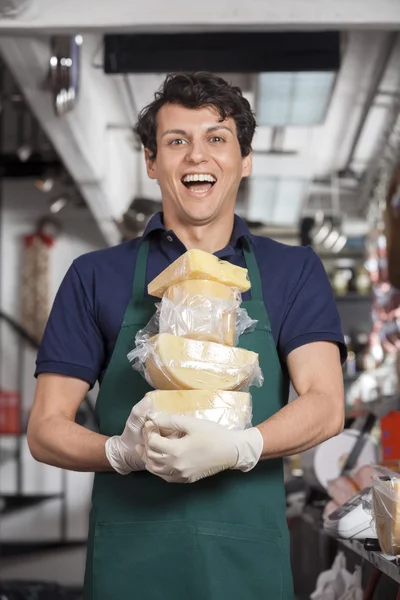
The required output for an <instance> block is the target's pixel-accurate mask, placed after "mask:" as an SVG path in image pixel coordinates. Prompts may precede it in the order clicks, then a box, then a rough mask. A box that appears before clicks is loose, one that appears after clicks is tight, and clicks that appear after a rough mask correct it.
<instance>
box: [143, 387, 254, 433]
mask: <svg viewBox="0 0 400 600" xmlns="http://www.w3.org/2000/svg"><path fill="white" fill-rule="evenodd" d="M146 398H148V399H149V400H150V402H151V409H150V412H149V414H150V416H151V415H152V414H153V415H154V414H156V413H169V414H182V415H186V416H191V417H196V418H198V419H208V420H209V421H213V422H215V423H219V424H220V425H223V426H224V427H227V428H228V429H244V428H245V427H248V426H250V425H251V416H252V408H251V396H250V394H248V393H247V392H230V391H223V390H168V391H166V390H156V391H154V392H148V393H147V394H146Z"/></svg>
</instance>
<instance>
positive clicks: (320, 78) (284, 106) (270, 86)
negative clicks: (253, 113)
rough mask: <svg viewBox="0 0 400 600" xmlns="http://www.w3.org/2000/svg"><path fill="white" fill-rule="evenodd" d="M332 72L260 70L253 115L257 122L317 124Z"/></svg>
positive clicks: (324, 107)
mask: <svg viewBox="0 0 400 600" xmlns="http://www.w3.org/2000/svg"><path fill="white" fill-rule="evenodd" d="M334 79H335V73H332V72H315V73H314V72H297V73H261V74H260V75H259V77H258V97H257V118H258V121H259V123H260V124H261V125H272V126H281V127H283V126H285V125H296V126H300V127H302V126H305V125H318V124H320V123H322V122H323V121H324V118H325V114H326V111H327V108H328V104H329V99H330V97H331V93H332V85H333V82H334Z"/></svg>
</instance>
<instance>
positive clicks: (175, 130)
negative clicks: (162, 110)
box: [161, 129, 187, 137]
mask: <svg viewBox="0 0 400 600" xmlns="http://www.w3.org/2000/svg"><path fill="white" fill-rule="evenodd" d="M171 133H173V134H175V135H187V133H186V131H184V130H183V129H167V130H166V131H164V133H163V134H162V136H161V137H164V136H165V135H169V134H171Z"/></svg>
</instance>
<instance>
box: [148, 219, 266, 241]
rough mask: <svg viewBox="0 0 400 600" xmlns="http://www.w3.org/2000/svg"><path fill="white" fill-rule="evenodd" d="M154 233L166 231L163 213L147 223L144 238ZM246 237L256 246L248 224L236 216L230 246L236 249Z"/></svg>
mask: <svg viewBox="0 0 400 600" xmlns="http://www.w3.org/2000/svg"><path fill="white" fill-rule="evenodd" d="M154 231H164V232H165V231H166V229H165V227H164V223H163V214H162V212H158V213H156V214H155V215H154V216H153V217H151V219H150V221H149V222H148V223H147V226H146V229H145V230H144V232H143V238H147V237H148V236H149V235H150V234H151V233H153V232H154ZM244 237H245V238H247V239H248V240H249V242H250V243H251V244H252V245H254V246H256V244H257V242H256V238H255V236H254V235H252V234H251V233H250V229H249V227H248V225H247V223H246V222H245V221H244V220H243V219H242V218H241V217H239V216H238V215H235V217H234V221H233V232H232V237H231V240H230V242H229V245H230V246H232V247H233V248H235V247H236V246H237V244H238V241H239V240H241V239H242V238H244Z"/></svg>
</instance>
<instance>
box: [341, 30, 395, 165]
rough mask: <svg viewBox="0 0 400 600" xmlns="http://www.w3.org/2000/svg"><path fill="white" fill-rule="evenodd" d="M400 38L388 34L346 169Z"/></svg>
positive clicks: (393, 34) (393, 33) (392, 33)
mask: <svg viewBox="0 0 400 600" xmlns="http://www.w3.org/2000/svg"><path fill="white" fill-rule="evenodd" d="M398 39H399V34H398V33H397V32H391V33H388V34H387V39H386V43H385V45H384V48H383V49H382V54H381V57H380V60H379V62H378V65H377V67H376V69H375V73H374V75H373V78H372V85H371V88H370V91H369V93H368V96H367V100H366V102H365V105H364V108H363V111H362V114H361V118H360V121H359V123H358V127H357V130H356V133H355V136H354V139H353V143H352V145H351V148H350V150H349V155H348V158H347V161H346V167H345V169H344V170H345V171H350V169H351V163H352V160H353V157H354V154H355V151H356V148H357V145H358V142H359V141H360V138H361V135H362V132H363V129H364V126H365V123H366V121H367V118H368V115H369V111H370V110H371V107H372V106H373V104H374V99H375V96H376V95H377V93H378V91H379V86H380V84H381V81H382V79H383V76H384V75H385V71H386V68H387V66H388V63H389V60H390V58H391V56H392V54H393V51H394V48H395V45H396V43H397V41H398Z"/></svg>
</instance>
